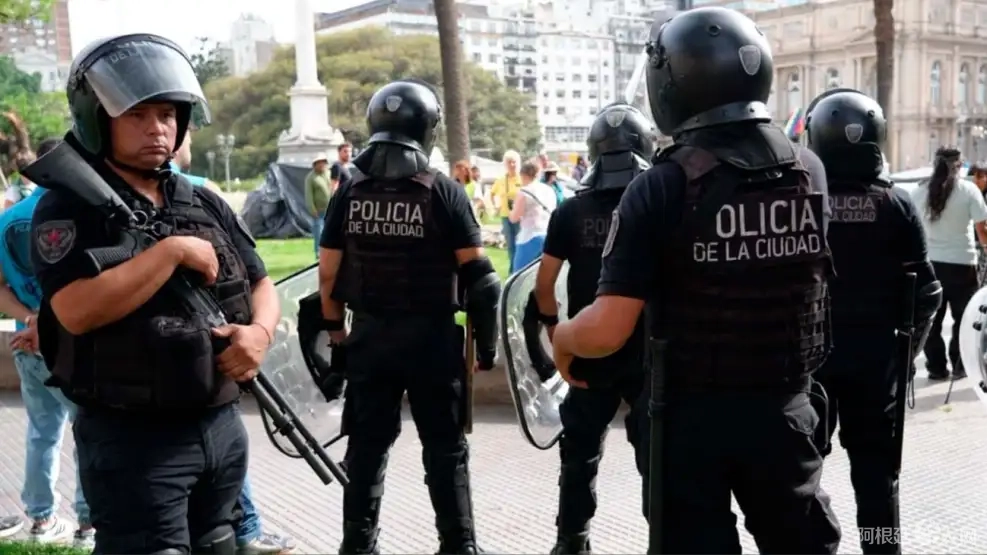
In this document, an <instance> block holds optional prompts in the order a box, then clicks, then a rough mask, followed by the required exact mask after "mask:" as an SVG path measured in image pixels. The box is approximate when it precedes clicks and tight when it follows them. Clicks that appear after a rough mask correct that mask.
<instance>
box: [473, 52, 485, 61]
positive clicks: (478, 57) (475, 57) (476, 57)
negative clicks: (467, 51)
mask: <svg viewBox="0 0 987 555" xmlns="http://www.w3.org/2000/svg"><path fill="white" fill-rule="evenodd" d="M473 61H474V62H476V63H480V62H482V61H483V54H480V53H479V52H474V53H473Z"/></svg>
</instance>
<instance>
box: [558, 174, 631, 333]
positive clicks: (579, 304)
mask: <svg viewBox="0 0 987 555" xmlns="http://www.w3.org/2000/svg"><path fill="white" fill-rule="evenodd" d="M623 191H624V190H623V189H608V190H604V191H594V190H592V189H590V190H583V191H580V192H579V193H577V194H576V196H575V198H572V199H570V200H567V201H566V202H570V203H573V208H574V209H573V210H572V212H571V214H572V219H573V221H572V222H571V223H570V226H571V227H569V229H568V230H567V233H568V234H570V236H571V237H573V239H571V240H573V241H575V244H574V246H575V248H573V249H572V250H571V251H570V252H571V254H570V259H569V279H568V280H567V281H566V292H567V293H568V295H569V317H570V318H572V317H574V316H575V315H576V314H577V313H578V312H579V311H580V310H582V309H583V308H585V307H587V306H589V305H590V304H591V303H592V302H593V300H594V299H595V298H596V288H597V284H598V283H599V281H600V269H601V267H602V265H603V260H602V255H603V246H604V245H605V244H606V242H607V235H608V234H609V233H610V222H611V221H613V211H614V210H616V209H617V205H618V204H620V196H621V195H622V194H623Z"/></svg>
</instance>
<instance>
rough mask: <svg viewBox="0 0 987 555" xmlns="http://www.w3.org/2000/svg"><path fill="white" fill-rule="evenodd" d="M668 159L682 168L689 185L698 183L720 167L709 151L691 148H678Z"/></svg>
mask: <svg viewBox="0 0 987 555" xmlns="http://www.w3.org/2000/svg"><path fill="white" fill-rule="evenodd" d="M668 157H669V159H671V160H673V161H674V162H675V163H677V164H678V165H679V166H681V167H682V171H684V172H685V177H686V179H688V180H689V182H690V183H692V182H694V181H698V180H699V178H701V177H702V176H704V175H706V174H707V173H709V172H711V171H713V169H714V168H716V167H717V166H719V165H720V161H719V160H718V159H717V158H716V156H713V154H712V153H710V152H709V151H706V150H703V149H701V148H695V147H691V146H682V147H679V148H678V149H676V150H675V151H674V152H672V153H671V154H670V155H669V156H668Z"/></svg>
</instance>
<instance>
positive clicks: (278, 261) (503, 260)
mask: <svg viewBox="0 0 987 555" xmlns="http://www.w3.org/2000/svg"><path fill="white" fill-rule="evenodd" d="M486 251H487V256H489V257H490V260H491V262H493V265H494V268H496V269H497V273H499V274H500V277H501V278H502V279H506V278H507V269H508V264H507V251H505V250H503V249H497V248H492V247H487V249H486ZM257 252H259V253H260V257H261V258H262V259H263V260H264V264H265V265H266V266H267V273H269V274H270V275H271V277H272V278H273V279H274V280H275V281H277V280H279V279H281V278H283V277H285V276H288V275H290V274H292V273H294V272H297V271H298V270H301V269H302V268H304V267H306V266H308V265H310V264H314V263H315V252H313V250H312V240H311V239H308V238H302V239H286V240H277V239H261V240H260V241H257Z"/></svg>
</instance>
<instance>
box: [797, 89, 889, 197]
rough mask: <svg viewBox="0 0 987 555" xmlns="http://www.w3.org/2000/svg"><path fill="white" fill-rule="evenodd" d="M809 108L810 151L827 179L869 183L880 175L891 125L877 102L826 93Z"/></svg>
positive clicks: (844, 91)
mask: <svg viewBox="0 0 987 555" xmlns="http://www.w3.org/2000/svg"><path fill="white" fill-rule="evenodd" d="M809 106H810V111H809V112H808V114H807V116H806V124H805V125H806V130H805V134H806V137H807V138H808V147H809V149H810V150H812V151H813V152H815V153H816V155H817V156H819V158H820V159H821V160H822V162H823V165H824V166H825V167H826V174H827V176H829V177H837V178H839V177H844V178H861V179H869V178H874V177H877V176H878V175H879V174H880V173H881V171H882V170H883V169H884V158H883V154H882V153H881V147H882V146H884V142H885V140H886V139H887V134H888V124H887V121H886V120H885V119H884V110H882V109H881V105H880V104H878V103H877V101H875V100H874V99H873V98H871V97H869V96H867V95H865V94H864V93H862V92H860V91H857V90H853V89H841V90H839V91H835V92H834V91H826V92H825V93H823V94H822V95H820V96H819V97H818V98H816V99H815V100H813V101H812V103H811V104H810V105H809Z"/></svg>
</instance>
